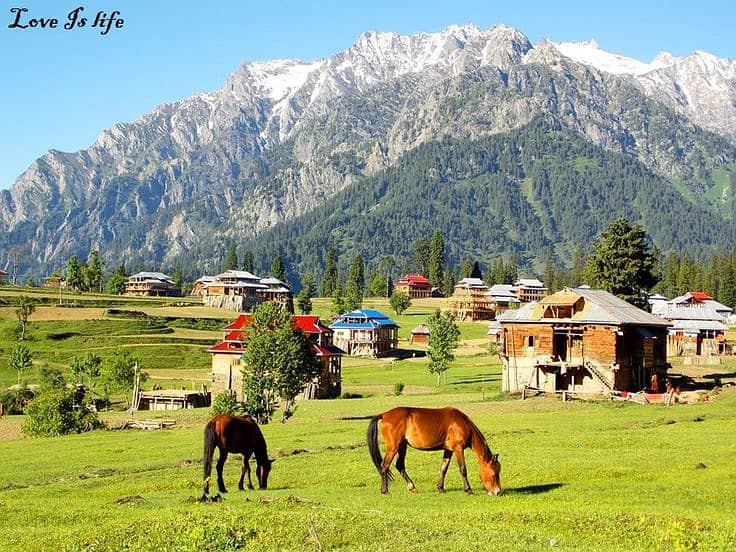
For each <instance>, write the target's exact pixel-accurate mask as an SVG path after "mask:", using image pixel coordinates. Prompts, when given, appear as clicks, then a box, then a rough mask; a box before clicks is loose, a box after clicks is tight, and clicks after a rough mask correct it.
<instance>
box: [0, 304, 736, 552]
mask: <svg viewBox="0 0 736 552" xmlns="http://www.w3.org/2000/svg"><path fill="white" fill-rule="evenodd" d="M96 300H97V301H100V300H102V299H96ZM315 304H316V311H317V312H316V313H317V314H321V315H322V317H323V319H328V316H327V315H326V314H325V312H323V311H326V310H327V306H326V305H327V302H326V301H315ZM384 305H385V303H383V304H382V303H380V302H379V303H375V304H371V305H366V306H372V307H376V308H379V309H380V310H384V312H386V313H387V314H388V313H389V312H390V311H389V310H388V309H385V306H384ZM89 308H103V307H87V309H89ZM104 308H109V307H104ZM124 308H129V307H128V306H126V307H124ZM130 308H132V307H130ZM143 308H146V307H143ZM151 308H168V309H171V310H170V311H169V312H168V314H167V315H160V314H159V315H157V316H156V317H155V318H153V319H147V318H145V319H141V320H132V319H120V318H115V317H108V316H107V315H106V314H105V313H104V312H103V313H102V316H103V317H102V318H96V317H92V318H89V317H87V314H84V313H81V312H80V317H79V318H78V319H74V317H71V318H64V319H59V320H53V319H41V318H39V319H38V320H34V321H33V322H32V324H31V328H30V333H31V336H32V340H31V341H30V342H29V344H30V345H31V347H32V350H33V351H34V358H37V359H39V358H40V359H44V360H43V361H48V362H55V363H58V364H59V365H61V366H63V365H64V363H65V362H67V360H68V358H70V357H71V356H73V355H74V354H79V351H81V352H83V351H86V350H93V349H94V350H98V351H105V350H107V347H113V346H125V347H132V348H134V349H135V351H136V354H139V353H140V354H143V351H144V350H148V351H152V352H151V353H150V355H151V356H150V360H149V361H147V362H150V363H151V365H153V364H155V366H157V368H154V369H152V370H151V372H153V373H154V374H156V375H157V376H158V377H161V378H164V379H165V378H169V379H168V380H167V381H169V380H170V381H171V382H178V383H184V382H186V381H188V379H187V378H194V377H200V376H205V377H206V375H207V368H208V366H209V363H208V359H207V358H206V354H205V356H203V357H201V358H199V357H197V351H198V350H200V348H201V349H203V348H205V345H204V344H203V342H204V341H206V340H207V339H208V338H209V337H210V336H212V337H213V338H214V339H215V340H216V339H218V338H219V337H220V335H221V333H220V332H218V331H216V330H211V329H202V328H201V327H199V328H198V327H195V326H198V325H199V323H194V322H190V323H187V322H182V321H181V318H183V316H179V314H180V312H181V311H182V310H187V309H193V308H197V307H177V306H174V305H169V306H154V307H151ZM434 308H436V305H435V304H433V303H431V302H430V303H429V304H417V305H414V306H413V307H412V309H410V311H409V312H408V313H406V314H405V315H403V316H402V317H396V319H397V321H398V322H399V323H400V324H402V326H403V327H404V328H403V330H407V328H408V329H409V330H410V329H411V327H413V326H414V325H416V324H417V323H419V321H421V320H422V319H423V315H427V314H429V313H430V312H432V310H434ZM136 309H137V310H142V309H138V308H137V307H136ZM417 313H419V314H417ZM82 314H84V315H83V316H82ZM327 314H328V313H327ZM166 316H168V317H170V318H169V319H167V318H165V317H166ZM222 316H223V318H226V315H222ZM201 318H213V317H212V316H210V317H204V316H203V317H201ZM214 318H216V319H217V318H219V317H218V316H214ZM0 324H1V325H2V327H0V330H1V331H2V335H3V336H5V337H3V338H2V340H3V341H2V342H0V345H1V347H2V349H4V350H7V347H8V345H9V344H10V343H11V342H12V340H11V337H9V336H8V335H6V334H9V332H11V333H12V326H13V324H14V323H13V321H12V319H10V318H6V319H5V320H1V321H0ZM202 324H204V325H205V326H206V323H202ZM215 327H217V326H216V324H215ZM102 329H104V333H101V332H102ZM462 330H463V339H464V343H463V346H462V347H461V348H460V349H459V350H458V357H457V360H456V362H455V364H454V365H453V367H452V368H451V369H450V371H449V373H448V374H447V379H446V381H443V383H442V385H440V386H438V385H437V381H436V379H435V377H434V376H432V375H431V374H429V373H428V372H427V369H426V362H427V361H426V358H424V357H423V356H422V352H423V351H422V350H421V348H417V349H416V356H408V357H407V358H405V359H404V360H395V361H392V360H367V359H354V358H346V359H344V364H343V388H344V390H346V391H349V392H352V393H354V394H359V395H362V398H354V399H338V400H332V401H309V402H301V403H299V405H298V408H297V410H296V413H295V414H294V416H293V418H291V419H290V420H289V421H288V422H287V423H285V424H281V423H272V424H269V425H266V426H264V427H263V432H264V435H265V436H266V439H267V441H268V444H269V450H270V453H271V456H272V457H275V458H277V461H276V463H275V464H274V467H273V471H272V473H271V477H270V479H269V489H268V490H265V491H260V490H257V491H246V492H239V491H237V490H236V488H237V486H236V483H237V478H238V475H239V462H238V460H237V458H231V459H230V460H229V461H228V463H227V464H226V467H225V472H226V473H225V481H226V483H227V484H228V486H229V489H230V492H229V493H228V494H227V495H225V496H224V499H223V500H222V501H220V502H206V503H200V502H199V501H198V498H199V497H200V495H201V470H202V465H201V450H202V427H203V424H204V423H205V422H206V420H207V419H208V418H209V412H208V410H207V409H198V410H188V411H177V412H165V413H142V412H141V413H137V414H136V415H135V416H136V418H144V417H145V418H154V417H158V418H164V417H165V418H171V419H175V420H176V424H175V425H174V427H173V428H172V429H168V430H156V431H143V430H123V429H117V428H119V427H121V425H122V422H123V420H124V419H125V418H126V417H127V416H128V415H126V414H125V413H122V412H110V413H103V416H104V419H105V421H106V422H107V424H108V428H109V429H107V430H101V431H95V432H90V433H86V434H81V435H70V436H65V437H57V438H42V439H33V440H30V439H24V438H22V437H20V434H19V431H18V428H19V426H20V424H21V422H22V417H21V416H13V417H6V418H4V419H2V420H0V458H2V466H3V467H2V469H1V470H0V546H1V548H2V550H3V551H4V552H5V551H16V550H17V551H26V550H70V551H71V550H90V551H98V550H99V551H107V550H140V551H144V550H145V551H147V550H154V549H160V550H177V551H201V550H258V551H261V550H337V549H343V550H372V551H375V550H427V549H430V548H442V549H445V550H548V549H560V550H734V549H736V508H735V507H734V504H736V472H735V471H734V462H735V461H736V439H735V438H734V434H736V388H728V389H724V390H723V391H722V392H721V393H720V394H718V395H717V396H715V397H714V398H713V399H712V400H711V401H709V402H705V403H699V404H694V405H676V406H673V407H664V406H661V405H638V404H632V403H610V402H603V401H601V402H582V401H569V402H561V401H560V400H559V399H554V398H546V397H537V398H533V399H529V400H526V401H521V400H519V399H518V398H510V397H506V396H503V395H501V394H500V393H499V377H500V366H499V364H498V361H497V359H494V358H492V357H491V356H490V355H489V354H488V353H487V352H485V351H484V348H483V343H484V342H485V340H484V339H483V336H484V332H485V326H484V325H482V324H475V325H469V326H463V328H462ZM175 340H179V341H175ZM200 342H202V343H200ZM210 344H211V343H210ZM405 345H406V342H405V341H402V347H403V346H405ZM190 357H191V358H190ZM676 369H677V370H684V369H685V367H683V366H681V365H678V366H677V367H676ZM3 370H5V371H3ZM698 370H700V371H701V373H700V374H699V375H700V376H701V377H702V378H703V379H704V381H706V380H707V377H708V376H709V372H710V373H712V372H714V371H718V372H722V373H724V374H731V375H733V372H734V371H735V370H734V367H733V365H732V364H727V365H725V366H718V367H708V368H706V367H698ZM3 378H4V379H3ZM8 380H11V383H12V382H13V381H14V375H13V374H9V373H8V371H7V367H6V365H5V362H4V361H3V360H2V359H0V383H1V384H3V385H4V382H6V381H8ZM397 383H402V384H404V388H403V392H402V394H401V395H400V396H396V395H395V394H394V387H395V384H397ZM397 405H417V406H445V405H452V406H456V407H459V408H461V409H463V410H464V411H465V412H467V413H468V414H469V415H470V416H471V418H472V419H473V420H474V421H475V422H476V423H477V424H478V426H479V427H480V428H481V429H482V430H483V432H484V433H485V435H486V436H487V437H488V440H489V444H490V446H491V448H492V449H493V451H494V452H498V453H500V460H501V463H502V465H503V472H502V482H503V485H504V488H505V492H504V493H503V494H502V495H501V496H500V497H489V496H487V495H485V493H483V492H482V487H481V485H480V481H479V479H478V469H477V463H476V461H475V458H474V457H473V455H472V453H470V452H469V451H468V471H469V479H470V481H471V484H472V485H473V486H474V488H475V489H476V494H474V495H472V496H468V495H465V494H464V493H463V492H462V485H461V482H460V478H459V475H458V473H457V468H456V465H455V464H454V463H453V465H452V466H451V470H450V472H448V476H447V483H446V489H447V492H446V493H445V494H438V493H437V492H436V491H435V490H434V485H435V483H436V479H437V475H438V472H439V466H440V460H441V454H440V453H438V452H420V451H415V450H411V449H410V450H409V453H408V455H407V469H408V470H409V473H410V474H411V475H412V478H413V479H414V481H415V483H416V484H417V487H418V488H419V493H417V494H412V493H410V492H409V491H408V490H407V489H406V487H405V485H404V484H403V483H401V482H399V481H396V482H394V484H393V485H392V487H391V492H390V493H389V494H388V495H387V496H382V495H381V494H380V492H379V476H378V474H377V473H376V471H375V469H374V467H373V465H372V464H371V462H370V459H369V457H368V452H367V447H366V446H365V430H366V427H367V423H368V422H367V420H355V419H348V418H354V417H362V416H370V415H373V414H375V413H378V412H381V411H383V410H386V409H388V408H390V407H393V406H397ZM399 479H400V478H399Z"/></svg>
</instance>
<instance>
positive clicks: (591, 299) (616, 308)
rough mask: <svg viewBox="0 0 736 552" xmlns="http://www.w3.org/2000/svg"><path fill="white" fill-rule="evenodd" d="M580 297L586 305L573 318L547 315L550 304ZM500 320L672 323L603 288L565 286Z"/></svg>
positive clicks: (572, 301) (501, 316) (646, 324)
mask: <svg viewBox="0 0 736 552" xmlns="http://www.w3.org/2000/svg"><path fill="white" fill-rule="evenodd" d="M580 298H582V299H583V300H584V304H583V306H582V308H580V309H579V310H577V311H576V312H574V313H572V316H571V317H569V318H549V317H547V318H545V317H544V313H545V310H546V307H547V306H560V305H573V304H575V303H577V302H578V301H579V300H580ZM498 320H499V322H502V323H503V322H554V321H561V320H562V321H569V322H577V323H583V324H593V323H596V324H613V325H617V326H618V325H641V326H669V325H670V323H669V322H667V321H666V320H663V319H662V318H660V317H658V316H654V315H652V314H649V313H648V312H646V311H643V310H641V309H639V308H637V307H635V306H634V305H631V304H629V303H627V302H626V301H624V300H623V299H620V298H618V297H616V296H615V295H613V294H612V293H609V292H607V291H605V290H602V289H580V288H574V289H571V288H565V289H563V290H562V291H558V292H557V293H553V294H552V295H549V296H547V297H545V298H544V299H542V300H540V301H539V302H536V303H528V304H527V305H525V306H523V307H522V308H520V309H517V310H510V311H505V312H504V313H502V314H501V315H500V316H499V317H498Z"/></svg>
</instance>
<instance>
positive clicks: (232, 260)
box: [222, 243, 239, 271]
mask: <svg viewBox="0 0 736 552" xmlns="http://www.w3.org/2000/svg"><path fill="white" fill-rule="evenodd" d="M238 266H239V264H238V253H237V251H236V249H235V244H234V243H231V244H230V245H229V246H228V248H227V255H225V264H224V265H223V267H222V268H223V271H226V270H237V269H238Z"/></svg>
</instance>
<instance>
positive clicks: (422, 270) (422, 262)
mask: <svg viewBox="0 0 736 552" xmlns="http://www.w3.org/2000/svg"><path fill="white" fill-rule="evenodd" d="M413 260H414V272H415V273H416V274H421V275H422V276H427V274H429V241H427V239H426V238H420V239H418V240H417V241H416V242H415V243H414V257H413Z"/></svg>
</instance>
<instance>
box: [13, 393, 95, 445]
mask: <svg viewBox="0 0 736 552" xmlns="http://www.w3.org/2000/svg"><path fill="white" fill-rule="evenodd" d="M74 393H75V391H74V390H73V389H51V390H49V391H46V392H45V393H41V394H40V395H39V396H38V397H36V398H35V399H33V400H32V401H31V402H29V403H28V405H27V406H26V409H25V413H26V419H25V421H24V422H23V425H22V426H21V431H22V432H23V433H25V434H26V435H29V436H31V437H50V436H54V435H66V434H67V433H81V432H82V431H89V430H91V429H95V428H98V427H102V424H101V422H100V421H99V420H98V419H97V414H96V413H95V412H92V411H90V410H88V409H87V408H84V407H80V408H77V409H75V408H74Z"/></svg>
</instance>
